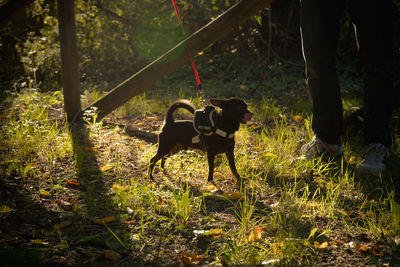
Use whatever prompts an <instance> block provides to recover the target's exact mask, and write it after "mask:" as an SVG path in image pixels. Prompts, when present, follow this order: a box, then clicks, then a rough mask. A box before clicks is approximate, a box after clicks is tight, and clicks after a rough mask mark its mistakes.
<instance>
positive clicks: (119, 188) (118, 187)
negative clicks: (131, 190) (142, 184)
mask: <svg viewBox="0 0 400 267" xmlns="http://www.w3.org/2000/svg"><path fill="white" fill-rule="evenodd" d="M127 189H128V186H126V185H119V184H113V185H112V191H113V192H117V191H125V190H127Z"/></svg>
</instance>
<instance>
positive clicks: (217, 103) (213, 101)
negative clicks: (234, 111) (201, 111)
mask: <svg viewBox="0 0 400 267" xmlns="http://www.w3.org/2000/svg"><path fill="white" fill-rule="evenodd" d="M225 102H226V100H225V99H217V98H213V99H210V103H211V104H212V105H213V106H216V107H220V108H222V105H223V104H224V103H225Z"/></svg>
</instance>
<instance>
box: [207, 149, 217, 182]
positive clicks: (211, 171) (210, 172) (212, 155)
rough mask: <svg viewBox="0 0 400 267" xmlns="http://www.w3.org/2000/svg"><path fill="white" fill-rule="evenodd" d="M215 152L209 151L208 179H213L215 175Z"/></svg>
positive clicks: (210, 180)
mask: <svg viewBox="0 0 400 267" xmlns="http://www.w3.org/2000/svg"><path fill="white" fill-rule="evenodd" d="M215 155H216V154H215V152H207V160H208V181H209V182H212V181H213V176H214V159H215Z"/></svg>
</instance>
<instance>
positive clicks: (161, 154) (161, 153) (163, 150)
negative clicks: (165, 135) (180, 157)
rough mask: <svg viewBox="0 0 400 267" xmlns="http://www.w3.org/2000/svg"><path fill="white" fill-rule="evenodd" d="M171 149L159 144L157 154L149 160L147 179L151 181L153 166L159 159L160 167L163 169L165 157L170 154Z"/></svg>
mask: <svg viewBox="0 0 400 267" xmlns="http://www.w3.org/2000/svg"><path fill="white" fill-rule="evenodd" d="M171 148H172V147H170V146H166V145H162V144H161V143H160V144H159V146H158V150H157V154H156V155H155V156H154V157H152V158H151V160H150V166H149V169H148V171H147V177H149V178H150V179H153V169H154V166H155V165H156V163H157V161H159V160H160V159H161V167H162V168H163V169H164V165H165V156H167V155H168V153H170V150H171Z"/></svg>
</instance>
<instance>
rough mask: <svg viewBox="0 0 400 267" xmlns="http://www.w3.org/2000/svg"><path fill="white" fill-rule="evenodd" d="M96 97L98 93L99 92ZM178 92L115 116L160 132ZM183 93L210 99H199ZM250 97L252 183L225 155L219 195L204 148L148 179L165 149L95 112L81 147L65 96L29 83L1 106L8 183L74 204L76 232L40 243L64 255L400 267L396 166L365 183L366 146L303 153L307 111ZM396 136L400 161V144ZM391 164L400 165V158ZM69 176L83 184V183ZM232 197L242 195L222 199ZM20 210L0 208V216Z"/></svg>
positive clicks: (247, 154) (243, 157)
mask: <svg viewBox="0 0 400 267" xmlns="http://www.w3.org/2000/svg"><path fill="white" fill-rule="evenodd" d="M90 95H91V94H90V93H85V96H86V97H90ZM93 95H94V96H93V97H94V98H98V97H99V93H98V92H94V93H93ZM178 97H180V98H183V97H186V93H185V92H183V91H181V92H180V93H179V94H178V96H175V95H172V96H169V97H165V96H160V97H158V98H157V97H155V96H154V95H151V96H147V95H145V94H143V95H141V96H137V97H134V98H133V99H132V100H131V101H129V102H128V103H127V104H126V105H124V106H123V107H121V108H120V109H118V110H117V111H115V112H114V113H113V114H112V115H111V117H112V118H114V119H115V118H119V117H129V116H131V118H132V120H133V121H132V122H131V123H132V124H133V125H134V126H135V127H137V128H141V127H142V128H143V129H144V130H145V131H150V132H152V131H155V130H154V128H155V127H156V126H157V127H158V126H159V125H160V124H161V123H162V118H163V115H164V112H165V109H166V108H167V107H168V105H169V104H170V103H171V102H172V101H174V100H175V99H176V98H178ZM186 98H191V99H192V101H193V102H195V104H196V106H201V102H202V99H201V97H199V96H198V95H196V96H193V97H190V96H189V97H186ZM249 102H251V109H252V110H253V111H254V113H255V122H253V123H250V124H248V125H246V126H242V127H241V129H240V131H239V132H238V133H237V135H236V137H235V138H236V143H237V145H236V150H235V153H236V162H237V168H238V171H239V173H240V174H241V176H242V177H245V178H247V179H248V181H247V183H246V185H245V186H239V185H235V183H234V178H233V176H232V174H231V172H230V169H229V167H228V163H227V161H226V159H225V158H224V157H218V158H217V164H216V170H215V180H216V182H217V184H218V185H219V186H220V190H218V191H217V192H211V191H212V190H210V189H207V187H206V186H207V183H206V173H207V163H206V162H207V160H206V158H205V155H204V154H201V153H197V152H190V151H188V152H182V153H179V154H177V155H174V156H172V157H171V158H170V159H168V160H167V163H166V168H167V172H166V173H162V172H161V171H160V170H158V171H157V169H156V173H155V179H156V182H152V181H149V180H147V179H146V178H145V174H146V169H147V166H148V162H149V160H150V158H151V157H152V156H153V155H154V153H155V151H156V148H157V147H156V145H154V144H151V143H147V142H145V141H143V140H141V139H140V138H138V137H135V136H128V135H127V134H126V133H125V131H124V129H123V128H121V127H119V126H113V125H108V124H104V123H103V122H101V121H100V122H99V121H97V119H96V111H95V110H94V111H93V112H91V113H90V114H89V113H88V114H86V116H87V121H88V122H90V123H89V124H88V127H87V132H88V139H89V141H90V145H88V146H87V147H85V146H83V147H80V149H79V150H78V152H77V151H76V150H74V148H73V142H72V139H73V137H72V134H71V132H70V130H69V129H68V125H67V123H65V122H64V121H63V119H62V110H61V109H60V108H61V103H62V95H61V93H60V92H53V93H39V92H37V91H35V90H23V91H22V92H20V93H15V94H13V95H10V96H9V97H8V98H7V99H6V101H5V102H4V103H3V105H4V110H5V112H4V113H3V115H2V117H1V125H2V126H1V129H0V131H1V136H2V137H3V138H1V140H0V153H1V158H0V160H1V161H0V164H1V167H2V168H1V169H0V176H1V177H3V178H2V179H3V180H4V181H3V182H2V183H9V182H10V181H11V180H12V179H16V178H23V180H24V181H25V182H26V183H28V184H30V185H31V186H30V187H29V188H30V189H29V190H28V191H26V193H25V194H31V195H32V196H31V198H32V202H35V201H36V202H40V203H43V199H45V200H46V201H48V203H55V205H56V206H57V207H58V208H55V209H56V210H58V211H59V212H60V206H62V205H61V204H60V203H63V202H68V203H70V204H71V205H72V208H71V210H69V208H68V209H64V210H63V209H61V212H63V214H64V215H63V216H62V218H61V219H60V218H59V219H56V220H58V221H64V222H65V221H68V222H70V224H69V225H68V226H67V227H65V228H62V229H59V230H58V231H47V230H45V231H44V233H42V234H35V235H34V236H32V237H31V239H34V237H35V238H37V239H41V240H48V241H47V242H50V243H51V246H55V247H58V248H59V249H60V250H58V252H57V253H63V251H64V252H65V251H75V252H74V253H75V256H74V257H76V258H75V260H77V259H79V258H84V259H86V260H89V261H95V260H99V261H100V260H102V259H104V257H106V258H107V257H111V260H113V261H118V260H121V258H122V259H125V260H127V261H130V262H131V263H138V262H139V261H140V262H147V263H155V264H157V263H158V264H176V262H177V261H178V262H181V263H188V262H187V261H189V263H194V262H195V259H196V257H197V256H199V257H198V258H197V259H198V261H199V262H201V263H204V264H207V265H213V264H215V265H220V264H226V265H244V264H257V265H260V264H277V265H306V264H311V265H312V264H318V263H321V262H323V256H321V255H324V253H330V254H332V255H333V257H337V256H340V257H351V255H350V254H348V253H347V252H346V251H348V250H352V251H353V253H357V255H358V256H359V257H364V259H365V260H366V261H368V259H370V258H373V259H374V262H375V261H376V262H377V263H379V264H389V263H390V264H399V250H400V248H399V245H396V244H395V242H394V240H396V238H398V236H399V231H400V206H399V202H398V200H397V199H396V197H398V196H396V195H395V191H394V189H393V186H392V185H393V183H394V181H395V180H396V179H399V178H398V177H396V176H393V175H397V174H396V171H393V173H394V174H393V175H392V176H391V175H390V174H388V175H386V176H385V177H382V179H381V180H380V181H373V189H374V190H373V191H372V190H370V187H369V184H370V183H369V182H368V180H367V179H364V178H363V177H361V179H360V177H357V176H356V175H355V171H354V169H355V166H354V164H353V163H349V159H350V157H351V156H353V155H357V152H358V151H359V144H358V143H357V142H354V141H353V140H352V139H348V140H347V139H346V140H345V148H346V154H345V158H344V159H343V160H339V161H332V162H322V161H314V162H308V161H302V160H299V159H298V156H299V154H300V151H299V150H300V147H301V145H302V144H303V143H305V142H308V141H309V140H311V138H312V132H311V130H310V117H309V113H307V111H306V110H302V111H301V110H296V109H288V108H287V107H285V106H282V105H281V104H279V102H278V101H271V100H268V99H266V98H262V99H261V100H259V101H256V100H255V99H253V100H250V101H249ZM345 108H352V105H350V104H349V105H345ZM149 118H151V119H149ZM150 126H151V127H150ZM146 127H150V128H146ZM394 142H395V143H394V146H393V152H392V155H393V156H394V161H396V160H397V159H398V156H399V154H400V151H399V149H398V148H399V139H398V138H395V140H394ZM88 154H91V156H89V155H88ZM93 158H95V161H94V162H93V161H92V162H88V160H93ZM392 166H393V167H392V170H395V166H396V164H395V163H392ZM82 175H84V176H85V177H86V176H87V177H92V178H91V179H83V177H82ZM87 177H86V178H87ZM70 180H73V181H81V183H82V185H77V188H75V187H74V186H71V184H70V182H68V181H70ZM84 183H87V184H84ZM40 189H43V190H45V191H46V192H50V195H49V196H44V195H43V194H42V193H43V192H42V191H40ZM221 191H222V192H221ZM235 192H236V193H237V194H239V196H240V197H239V198H233V197H232V195H229V194H225V195H223V193H235ZM5 194H6V195H7V193H5ZM1 205H3V206H4V205H5V206H8V207H11V208H12V209H14V210H16V211H18V210H21V209H22V208H23V207H21V206H19V203H18V199H17V198H16V197H15V198H12V197H4V198H2V203H1ZM41 212H45V211H41ZM13 216H14V214H13V213H12V212H2V213H0V220H1V221H3V223H4V222H7V221H8V220H11V218H12V217H13ZM107 216H113V219H112V220H111V221H109V222H107V223H105V225H98V226H97V225H93V217H98V218H104V217H107ZM13 220H14V219H13ZM33 223H34V222H33ZM10 231H11V230H10ZM36 235H37V236H36ZM360 236H361V237H360ZM316 242H318V243H316ZM324 242H327V247H325V248H321V246H320V245H318V244H323V243H324ZM352 242H353V243H352ZM352 244H353V245H352ZM354 244H358V245H356V246H354ZM44 246H45V245H44ZM93 247H95V249H93ZM48 249H49V250H50V251H52V249H51V248H48ZM105 250H113V251H115V252H117V254H118V255H119V256H115V255H114V257H115V258H112V256H104V255H109V254H107V253H105V252H104V251H105ZM52 253H55V252H54V251H53V252H52ZM346 253H347V254H346ZM121 255H122V256H121ZM188 255H191V256H190V257H189V256H188ZM196 255H197V256H196ZM360 255H361V256H360ZM28 256H29V255H28ZM200 256H202V257H200ZM189 258H190V260H189ZM345 259H346V258H345ZM190 261H193V262H190ZM393 266H394V265H393Z"/></svg>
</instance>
